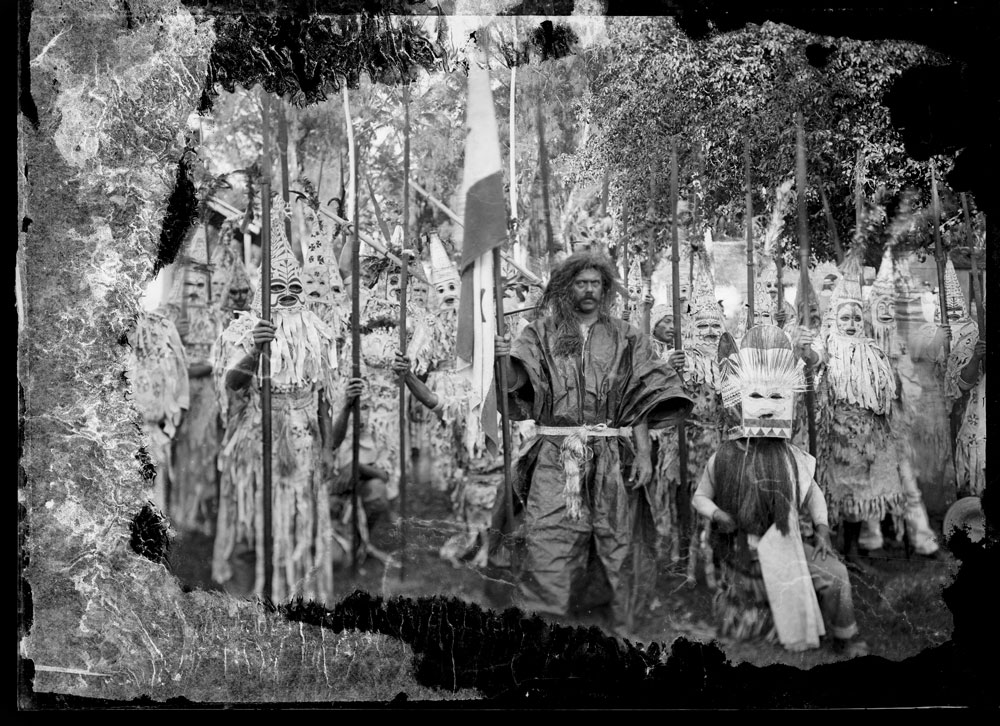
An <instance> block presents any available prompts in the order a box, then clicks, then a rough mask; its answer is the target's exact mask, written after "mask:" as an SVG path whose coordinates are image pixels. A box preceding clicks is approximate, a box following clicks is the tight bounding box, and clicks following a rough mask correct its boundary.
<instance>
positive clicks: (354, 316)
mask: <svg viewBox="0 0 1000 726" xmlns="http://www.w3.org/2000/svg"><path fill="white" fill-rule="evenodd" d="M343 96H344V118H345V120H346V122H347V153H348V162H347V163H348V167H349V168H350V179H349V182H348V184H349V186H350V197H349V198H348V199H349V201H350V204H349V210H350V211H349V212H348V214H350V215H351V216H353V218H354V225H353V226H354V229H353V230H352V234H351V376H352V377H354V378H360V377H361V295H360V293H361V239H360V238H359V237H358V221H359V220H358V217H359V209H360V206H361V205H359V204H358V149H357V146H356V144H355V141H354V124H353V122H352V121H351V108H350V102H349V100H348V96H347V86H346V85H344V86H343ZM351 423H352V437H351V438H352V440H351V525H352V528H353V532H352V541H351V574H352V575H353V576H355V577H357V574H358V550H359V549H360V546H361V542H360V540H361V526H360V523H359V521H358V504H359V501H358V500H359V497H358V489H359V488H360V486H361V399H360V398H355V399H354V400H353V401H352V402H351Z"/></svg>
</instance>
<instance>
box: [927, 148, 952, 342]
mask: <svg viewBox="0 0 1000 726" xmlns="http://www.w3.org/2000/svg"><path fill="white" fill-rule="evenodd" d="M931 214H932V218H933V222H932V224H933V225H934V259H935V261H936V262H937V273H938V301H939V302H940V304H941V325H948V295H947V293H946V291H945V289H944V268H945V257H944V254H945V253H944V246H943V245H942V244H941V205H940V200H939V199H938V188H937V171H936V169H935V168H934V162H933V160H932V161H931ZM949 355H951V343H950V341H949V340H948V337H947V336H945V339H944V356H945V358H947V357H948V356H949Z"/></svg>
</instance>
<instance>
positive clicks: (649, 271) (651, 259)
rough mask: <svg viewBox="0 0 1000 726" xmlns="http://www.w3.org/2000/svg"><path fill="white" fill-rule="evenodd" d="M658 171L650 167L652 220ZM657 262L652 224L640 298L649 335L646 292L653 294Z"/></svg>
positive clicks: (642, 322)
mask: <svg viewBox="0 0 1000 726" xmlns="http://www.w3.org/2000/svg"><path fill="white" fill-rule="evenodd" d="M657 171H658V170H657V169H656V168H655V167H653V168H651V169H650V172H651V173H650V175H649V217H650V220H652V219H653V215H654V213H655V211H656V196H657V192H658V190H657V188H656V174H657ZM676 212H677V210H676V209H675V210H674V213H676ZM655 262H656V228H655V226H653V225H650V227H649V237H648V238H647V239H646V275H645V279H644V280H643V281H642V282H643V288H645V289H644V290H643V297H642V298H640V300H639V306H641V308H642V317H641V325H642V328H641V329H642V331H643V332H644V333H646V335H649V331H650V325H651V321H650V319H649V318H650V315H651V314H652V310H651V309H650V308H649V306H647V305H646V301H645V293H647V292H648V293H649V294H650V295H652V294H653V270H654V269H655ZM647 285H648V287H647Z"/></svg>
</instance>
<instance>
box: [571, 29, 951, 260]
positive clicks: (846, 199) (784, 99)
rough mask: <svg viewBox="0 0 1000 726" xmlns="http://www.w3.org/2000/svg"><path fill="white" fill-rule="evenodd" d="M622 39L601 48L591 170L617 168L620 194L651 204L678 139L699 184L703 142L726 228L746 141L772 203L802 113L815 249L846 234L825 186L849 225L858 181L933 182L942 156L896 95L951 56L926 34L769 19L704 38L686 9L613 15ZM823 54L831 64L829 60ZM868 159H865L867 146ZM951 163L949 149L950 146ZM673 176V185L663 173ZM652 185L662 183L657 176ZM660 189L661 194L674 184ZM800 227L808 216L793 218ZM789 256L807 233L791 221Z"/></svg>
mask: <svg viewBox="0 0 1000 726" xmlns="http://www.w3.org/2000/svg"><path fill="white" fill-rule="evenodd" d="M609 32H610V34H611V36H612V40H613V42H612V44H611V45H610V47H609V48H608V49H605V50H602V51H601V52H600V53H598V54H595V62H596V63H595V64H596V65H597V66H598V67H599V69H600V70H599V71H598V72H597V73H596V75H595V77H594V80H593V84H592V89H593V103H592V105H591V108H590V118H591V120H592V122H593V123H595V124H596V125H597V126H598V127H599V128H600V132H599V133H598V134H596V136H595V138H594V144H593V146H592V147H591V148H588V149H587V150H586V151H581V152H580V153H582V154H586V155H587V156H588V157H589V162H587V163H584V164H581V172H582V173H587V172H588V171H592V170H593V169H596V168H601V167H609V168H612V169H614V174H613V180H612V188H613V189H614V192H615V194H614V196H615V197H616V198H618V199H627V200H629V202H628V204H629V206H630V212H631V211H632V210H631V207H635V208H636V209H635V212H637V213H638V212H639V211H640V210H641V207H642V206H644V205H643V203H642V202H643V201H644V200H648V199H649V198H650V192H649V189H650V188H651V184H650V181H651V179H650V177H651V176H652V175H654V174H658V175H660V176H663V172H662V171H657V170H662V169H666V168H667V167H666V160H667V158H668V154H669V144H670V141H671V140H672V139H673V140H675V141H676V142H677V143H678V155H679V166H680V176H681V179H680V184H681V186H682V188H683V189H684V192H683V196H690V194H691V185H692V177H693V174H694V170H695V168H696V167H697V163H696V159H695V153H696V149H698V148H700V150H701V153H702V154H703V164H704V168H705V170H706V175H705V179H704V195H705V202H704V207H705V210H706V211H707V212H708V219H707V221H708V223H709V225H710V226H711V227H712V228H713V230H714V232H715V234H716V236H739V235H740V234H741V232H742V229H743V225H744V222H743V219H742V217H743V206H744V190H745V174H744V166H743V144H744V142H746V143H747V144H748V145H749V147H750V152H751V157H752V160H753V161H752V176H753V178H752V180H751V185H752V190H753V198H754V209H755V210H760V213H763V212H765V209H766V207H767V200H768V198H770V197H773V193H769V191H768V190H773V189H774V188H775V187H777V186H778V185H779V184H780V183H781V182H782V181H783V180H784V179H786V178H790V177H791V176H792V175H793V171H794V161H795V143H794V139H795V132H794V121H793V119H794V115H795V112H796V111H802V113H803V114H804V117H805V128H806V135H807V153H808V168H809V174H810V178H809V188H808V189H807V191H806V203H807V209H808V212H809V229H810V238H811V240H812V247H813V251H814V253H815V255H816V257H817V258H818V259H831V258H832V257H833V245H832V235H831V232H830V229H829V227H828V225H827V222H826V219H825V215H824V211H823V207H822V204H821V199H820V192H819V187H820V185H822V186H823V187H824V189H825V190H826V192H827V196H828V197H829V199H830V203H831V208H832V213H833V217H834V220H835V224H836V226H837V228H838V229H839V230H840V232H839V236H840V237H841V238H842V239H843V238H849V237H850V234H849V233H847V234H845V232H847V231H849V230H851V229H853V227H854V225H855V220H854V193H855V183H856V182H857V183H858V184H859V185H860V187H861V190H862V193H863V195H864V196H866V197H870V196H871V195H872V194H874V192H875V191H876V189H877V188H878V187H880V186H881V187H885V188H886V190H887V191H888V192H889V193H890V194H899V193H900V192H902V191H903V190H905V189H908V188H911V187H912V188H915V189H916V190H917V191H918V192H920V193H921V194H922V195H926V192H927V189H928V188H929V170H928V167H927V165H926V164H920V163H918V162H916V161H915V160H913V159H911V158H909V157H908V156H907V155H906V153H905V152H904V149H903V145H902V139H901V138H900V136H899V134H898V133H897V132H896V130H895V129H893V127H892V125H891V123H890V119H889V110H888V108H887V106H886V105H885V104H884V103H883V97H884V95H885V94H886V93H887V92H888V91H889V90H890V89H891V88H892V84H893V81H894V80H895V79H896V78H897V77H899V75H900V74H901V73H902V72H903V70H904V69H906V68H910V67H914V66H917V65H920V64H940V63H942V62H943V59H942V58H941V57H940V56H938V55H937V54H935V53H933V52H931V51H929V50H927V49H926V48H924V47H922V46H917V45H914V44H910V43H902V42H889V41H886V42H880V43H872V42H866V41H857V40H852V39H846V38H841V39H836V40H834V39H829V38H821V37H818V36H815V35H812V34H809V33H806V32H804V31H800V30H797V29H794V28H790V27H788V26H783V25H777V24H774V23H765V24H764V25H762V26H759V27H758V26H752V25H751V26H747V27H746V28H744V29H742V30H740V31H737V32H732V33H716V34H713V35H711V36H709V37H708V38H706V39H705V40H702V41H697V42H695V41H692V40H690V39H689V38H688V37H687V36H685V35H684V34H683V33H682V32H681V31H680V30H679V29H677V28H676V26H675V25H674V23H673V21H672V19H669V18H656V19H646V20H643V21H642V22H641V23H638V27H636V25H633V24H630V25H629V26H628V27H626V26H625V25H618V24H615V25H611V26H610V27H609ZM817 66H819V67H817ZM859 150H860V152H861V153H860V158H861V160H862V163H861V164H860V165H858V164H857V163H856V161H857V159H858V158H859ZM940 161H941V162H944V163H945V164H946V163H947V162H948V161H949V160H947V159H942V160H940ZM660 186H661V187H662V186H665V185H662V184H661V185H660ZM652 187H653V188H654V189H655V188H656V187H657V185H656V184H653V185H652ZM652 201H653V203H655V204H657V205H661V204H662V203H663V202H662V198H655V199H653V200H652ZM785 228H786V230H794V224H793V220H792V219H789V220H787V223H786V225H785ZM782 244H783V245H784V250H785V253H786V255H787V257H788V261H789V262H790V263H792V264H793V265H794V264H795V263H796V260H795V256H794V254H791V252H790V251H791V248H793V247H795V245H794V243H792V242H791V239H790V238H789V235H788V233H787V232H786V234H785V236H784V239H783V241H782Z"/></svg>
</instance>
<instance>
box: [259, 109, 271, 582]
mask: <svg viewBox="0 0 1000 726" xmlns="http://www.w3.org/2000/svg"><path fill="white" fill-rule="evenodd" d="M261 100H262V101H263V136H264V153H263V159H262V160H261V167H262V169H261V180H260V213H261V217H262V219H261V220H260V301H261V318H263V319H264V320H267V321H270V320H271V138H270V137H271V131H270V126H269V120H268V114H269V113H270V106H271V104H270V103H269V97H268V95H267V92H266V91H263V90H262V91H261ZM270 354H271V345H270V343H264V350H263V352H262V353H261V356H260V431H261V451H262V453H263V457H264V461H263V462H262V463H263V482H262V485H263V486H262V495H263V496H262V498H263V500H264V512H263V515H264V516H263V519H264V546H263V550H264V588H263V590H264V597H267V598H270V597H271V592H272V582H273V578H274V557H273V555H272V549H273V545H274V543H273V537H272V529H271V355H270Z"/></svg>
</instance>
